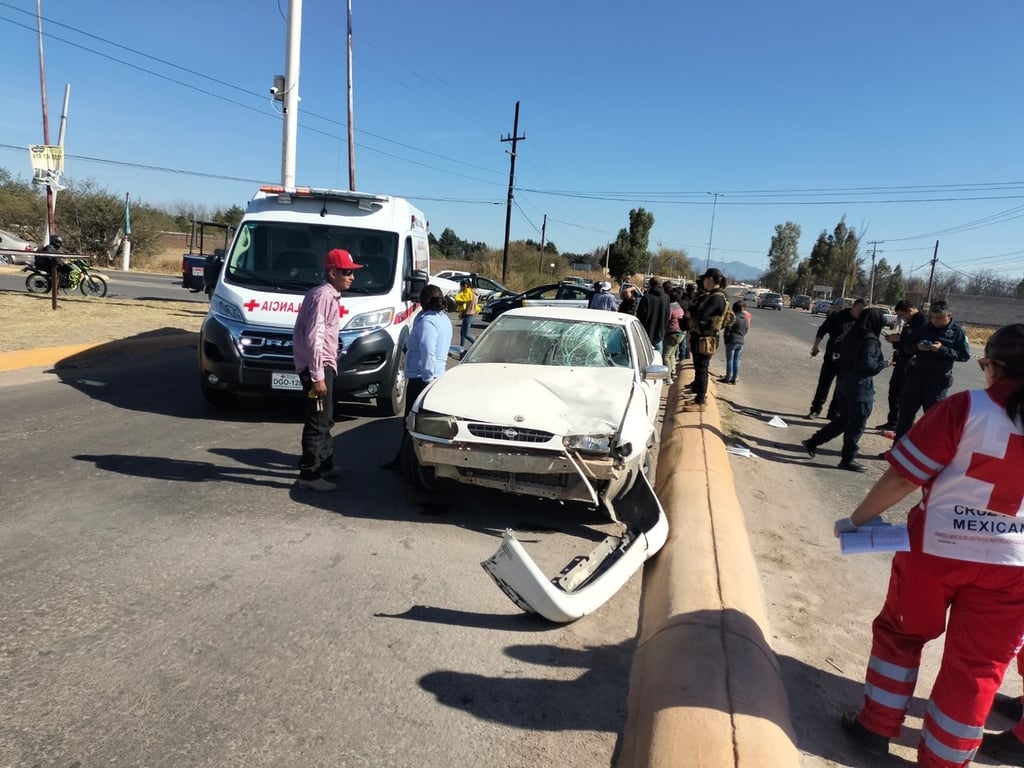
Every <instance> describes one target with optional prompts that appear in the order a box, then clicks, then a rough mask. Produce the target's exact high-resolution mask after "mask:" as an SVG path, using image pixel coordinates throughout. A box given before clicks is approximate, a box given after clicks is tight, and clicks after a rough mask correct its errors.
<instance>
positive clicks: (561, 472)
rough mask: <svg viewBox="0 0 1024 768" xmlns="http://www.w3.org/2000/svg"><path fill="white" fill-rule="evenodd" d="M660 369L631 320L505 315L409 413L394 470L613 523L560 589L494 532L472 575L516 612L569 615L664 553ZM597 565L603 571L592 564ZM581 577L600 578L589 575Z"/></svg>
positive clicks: (428, 482) (555, 313)
mask: <svg viewBox="0 0 1024 768" xmlns="http://www.w3.org/2000/svg"><path fill="white" fill-rule="evenodd" d="M661 362H662V361H661V358H660V356H659V354H658V353H657V352H656V351H655V350H654V349H653V348H652V347H651V342H650V339H649V338H648V336H647V333H646V332H645V331H644V329H643V326H641V324H640V322H639V321H638V320H637V319H636V317H634V316H632V315H625V314H619V313H617V312H606V311H601V310H591V309H579V308H565V307H550V306H544V307H525V308H521V309H513V310H510V311H508V312H506V313H504V314H502V315H500V316H499V317H498V318H496V319H495V320H494V322H493V323H491V325H490V326H489V327H488V328H487V329H486V330H485V331H484V332H483V333H482V334H481V335H480V337H479V338H478V339H477V341H476V343H475V344H473V346H472V347H471V348H470V349H469V351H468V352H467V353H466V355H465V356H464V358H463V359H462V361H461V362H460V363H459V364H458V365H456V366H455V367H453V368H451V369H450V370H448V371H447V372H446V373H445V374H444V375H443V376H441V377H440V378H439V379H437V380H436V381H435V382H434V383H433V384H431V385H430V386H429V387H427V389H426V390H425V391H424V392H423V394H422V395H421V396H420V397H419V398H418V400H417V402H416V403H415V404H414V405H413V407H412V412H411V414H410V415H409V418H408V420H407V423H406V425H407V428H408V430H409V433H410V437H411V440H410V441H409V442H410V444H411V451H409V450H407V451H406V454H407V455H406V456H405V457H404V460H403V463H404V465H405V466H404V469H405V471H406V474H407V475H408V476H409V477H410V478H411V479H414V480H416V481H418V482H419V483H420V484H422V485H424V486H425V487H428V488H431V487H434V486H435V484H436V482H437V480H438V479H439V478H444V479H448V480H454V481H456V482H459V483H466V484H469V485H479V486H484V487H487V488H496V489H499V490H502V491H506V492H508V493H517V494H524V495H528V496H537V497H542V498H550V499H558V500H561V501H567V502H581V503H584V504H588V505H592V506H595V507H599V508H600V509H601V510H603V511H604V513H605V514H607V516H608V517H609V518H610V519H611V520H613V521H615V522H618V523H620V524H621V525H622V526H623V527H624V529H625V532H624V534H623V536H622V537H621V539H616V541H617V544H615V545H614V546H610V547H609V548H608V551H606V552H604V553H603V555H602V556H600V557H598V556H595V553H591V555H592V556H591V557H589V558H587V563H586V564H585V565H584V566H583V567H582V569H581V568H576V569H574V575H573V577H572V578H571V579H569V580H568V581H567V582H566V583H565V584H552V583H551V580H550V579H547V578H546V577H544V576H543V574H541V573H540V571H539V570H538V569H537V568H536V566H535V565H534V564H533V563H532V561H530V559H529V556H528V555H526V553H525V550H523V549H522V547H521V546H519V545H518V542H517V541H515V537H514V535H513V534H511V532H508V533H507V534H506V539H505V542H504V543H503V545H502V547H501V549H499V551H498V553H497V554H496V555H495V556H494V557H493V558H491V560H488V561H487V562H486V563H484V568H485V569H486V570H487V571H488V573H490V574H491V576H492V577H494V579H495V580H496V581H497V582H498V583H499V585H500V586H501V587H502V589H503V590H504V591H505V593H506V594H508V595H509V596H510V597H511V598H512V599H513V600H514V601H515V602H516V603H517V604H518V605H520V606H521V607H523V608H525V609H526V610H531V611H536V612H538V613H541V614H542V615H544V616H547V617H548V618H551V619H552V620H555V621H571V620H573V619H575V618H579V616H581V615H583V614H584V613H587V612H590V611H591V610H593V608H594V607H596V606H597V605H600V604H601V603H603V602H604V600H606V599H607V598H608V597H610V596H611V595H612V594H614V592H615V591H616V590H617V589H618V587H619V586H621V584H622V583H624V581H620V580H619V579H621V578H623V576H624V578H626V579H628V577H629V575H630V574H632V572H633V571H635V570H636V568H637V567H639V564H641V563H642V562H643V561H644V560H646V559H647V557H649V556H650V555H651V554H653V553H654V552H656V551H657V549H658V548H660V547H661V544H662V543H664V538H665V536H666V535H667V522H666V521H665V517H664V513H663V511H662V509H661V505H660V504H659V502H658V499H657V497H656V496H655V495H654V492H653V490H652V489H651V483H652V482H653V464H654V454H653V449H654V448H655V445H656V443H657V441H658V426H657V420H658V409H659V405H660V401H661V393H662V387H663V385H664V381H665V379H666V378H667V377H668V369H667V368H665V366H664V365H662V364H661ZM410 454H411V455H410ZM613 538H616V537H613ZM638 547H639V548H638ZM641 555H642V557H641ZM607 557H612V558H613V561H614V563H615V564H614V565H612V566H609V564H608V563H604V565H603V566H602V562H603V561H604V560H605V559H606V558H607ZM630 568H632V570H629V569H630ZM627 570H628V573H625V571H627ZM595 572H600V574H601V575H600V578H590V577H591V576H593V575H594V573H595ZM538 579H539V580H538ZM598 582H600V584H598ZM609 590H611V591H610V592H609ZM595 600H596V601H597V602H595Z"/></svg>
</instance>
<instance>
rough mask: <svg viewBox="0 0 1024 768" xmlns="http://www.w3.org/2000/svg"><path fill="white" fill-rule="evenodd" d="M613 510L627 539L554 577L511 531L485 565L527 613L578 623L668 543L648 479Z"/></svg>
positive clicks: (613, 539) (612, 539) (610, 542)
mask: <svg viewBox="0 0 1024 768" xmlns="http://www.w3.org/2000/svg"><path fill="white" fill-rule="evenodd" d="M615 507H616V511H617V515H618V516H619V517H620V518H621V519H622V520H623V524H624V525H625V527H626V530H625V532H624V533H623V535H622V536H609V537H607V538H606V539H605V540H604V541H602V542H601V543H599V544H598V545H597V547H595V548H594V549H593V550H592V551H591V552H590V553H588V554H587V555H582V556H579V557H575V558H573V559H572V560H571V561H570V562H569V563H568V565H566V566H565V567H564V568H563V569H562V570H561V572H559V574H558V575H557V576H555V577H553V578H548V577H547V576H545V575H544V572H543V571H541V570H540V568H539V567H538V566H537V564H536V563H535V562H534V561H533V559H532V558H531V557H530V555H529V554H528V553H527V551H526V549H525V548H524V547H523V545H522V544H521V543H520V542H519V540H518V539H517V538H516V537H515V534H514V533H513V532H512V531H511V530H506V531H505V535H504V537H503V538H502V541H501V546H500V547H498V551H497V552H495V553H494V554H493V555H492V556H491V557H490V558H488V559H487V560H485V561H484V562H482V563H481V565H482V566H483V569H484V570H485V571H487V574H488V575H489V576H490V577H491V578H492V579H494V583H495V584H497V585H498V587H500V588H501V591H502V592H504V593H505V595H506V596H507V597H508V598H509V599H510V600H511V601H512V602H513V603H515V604H516V605H518V606H519V607H520V608H522V609H523V610H524V611H526V612H528V613H537V614H540V615H541V616H543V617H544V618H546V619H548V620H549V621H555V622H560V623H565V622H570V621H575V620H576V619H579V618H581V617H582V616H585V615H587V614H588V613H593V612H594V611H595V610H597V609H598V608H599V607H601V606H602V605H603V604H604V603H605V602H607V601H608V600H609V599H610V598H611V597H612V596H613V595H614V594H615V593H616V592H618V591H619V589H621V588H622V585H623V584H625V583H626V582H627V581H629V579H630V577H632V575H633V574H634V573H635V572H636V571H637V570H638V569H639V568H640V567H641V566H642V565H643V564H644V562H646V561H647V559H648V558H650V557H651V556H653V555H654V554H655V553H656V552H657V551H658V550H659V549H661V548H662V546H664V544H665V541H666V540H667V538H668V518H667V517H666V516H665V512H664V510H663V509H662V508H661V503H660V502H659V501H658V497H657V496H656V495H655V494H654V490H653V489H652V488H651V485H650V483H649V482H648V481H647V478H646V477H645V476H644V475H640V476H639V477H638V478H637V479H636V482H635V483H634V484H633V487H632V488H630V490H629V491H628V492H626V493H625V494H623V496H622V497H621V498H619V499H616V502H615Z"/></svg>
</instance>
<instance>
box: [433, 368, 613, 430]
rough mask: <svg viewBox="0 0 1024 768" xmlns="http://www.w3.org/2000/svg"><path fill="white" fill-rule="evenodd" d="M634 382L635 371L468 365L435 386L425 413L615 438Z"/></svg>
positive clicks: (443, 378)
mask: <svg viewBox="0 0 1024 768" xmlns="http://www.w3.org/2000/svg"><path fill="white" fill-rule="evenodd" d="M632 381H633V370H632V369H631V368H562V367H557V366H549V365H510V364H504V363H466V364H463V365H458V366H456V367H454V368H452V369H451V370H449V371H447V372H446V373H445V374H444V375H443V376H442V377H441V378H440V379H438V380H437V381H436V382H434V384H433V385H431V387H430V389H428V390H427V392H426V394H425V395H424V398H423V401H422V404H421V406H420V409H421V410H424V411H433V412H434V413H443V414H447V415H449V416H455V417H457V418H460V419H467V420H470V421H481V422H486V423H489V424H507V425H510V426H516V427H524V428H528V429H538V430H542V431H544V432H551V433H553V434H559V435H576V434H598V433H601V434H610V433H614V432H615V431H616V430H617V429H618V428H619V423H620V422H621V421H622V416H623V413H624V412H625V410H626V405H627V403H628V402H629V394H630V390H631V385H632Z"/></svg>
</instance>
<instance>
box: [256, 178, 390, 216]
mask: <svg viewBox="0 0 1024 768" xmlns="http://www.w3.org/2000/svg"><path fill="white" fill-rule="evenodd" d="M259 191H260V192H261V193H263V194H264V195H266V196H268V197H269V196H271V195H276V196H277V198H278V202H279V203H281V204H282V205H289V204H291V202H292V198H295V197H310V198H316V199H319V200H338V201H342V202H349V203H357V204H358V205H359V207H360V208H363V210H368V209H369V208H370V206H373V205H383V204H384V203H386V202H387V201H388V200H389V199H390V198H389V197H388V196H387V195H373V194H370V193H368V192H350V191H346V190H341V189H327V188H326V187H286V186H283V185H281V184H264V185H262V186H261V187H260V188H259Z"/></svg>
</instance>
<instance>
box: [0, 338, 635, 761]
mask: <svg viewBox="0 0 1024 768" xmlns="http://www.w3.org/2000/svg"><path fill="white" fill-rule="evenodd" d="M194 360H195V349H194V348H193V347H185V348H179V349H170V350H165V351H163V352H161V354H159V355H150V356H137V355H134V354H132V353H131V352H130V351H121V352H115V353H112V354H110V355H107V356H105V357H103V358H101V361H100V362H98V363H95V364H90V363H88V362H82V363H80V364H79V367H73V368H64V367H58V368H57V369H49V372H46V371H44V370H43V369H40V368H35V369H25V370H20V371H11V372H8V373H3V374H0V397H2V398H3V403H4V405H3V407H4V413H5V418H4V420H3V425H2V427H0V441H2V444H3V445H4V446H5V451H4V453H5V467H4V473H3V476H2V478H0V497H2V498H3V499H4V503H3V506H2V509H0V526H2V530H3V532H4V534H3V536H2V537H0V585H2V588H0V626H3V633H2V636H0V765H3V766H7V765H12V766H35V765H62V766H67V765H73V764H76V763H77V764H80V765H110V766H121V765H140V766H141V765H146V766H181V765H189V766H230V765H239V766H243V765H244V766H263V765H265V766H310V765H338V766H348V765H351V766H357V765H358V766H366V765H374V766H378V765H379V766H437V767H438V768H440V767H441V766H444V767H445V768H448V766H451V765H470V764H474V765H507V766H536V765H547V764H559V765H564V766H589V765H593V764H595V763H596V764H602V763H603V764H607V763H609V762H610V761H611V760H612V756H613V754H614V751H615V748H616V744H617V742H618V739H619V734H620V732H621V729H622V726H623V722H624V718H625V702H626V689H627V682H628V671H629V664H630V661H631V657H632V649H633V643H634V635H635V631H636V621H637V605H638V597H639V581H640V580H639V578H638V577H637V578H634V579H633V580H632V581H631V582H630V583H629V584H628V585H627V586H626V587H625V588H624V589H623V590H622V591H621V592H620V593H619V594H618V595H616V596H615V598H613V600H612V601H611V602H609V603H608V604H607V605H605V606H604V607H603V608H602V609H601V610H600V611H598V612H597V613H596V614H594V615H593V616H589V617H586V618H584V619H583V620H581V621H579V622H576V623H575V624H572V625H570V626H552V625H550V624H548V623H546V622H543V621H542V620H539V619H537V618H536V617H532V616H528V615H526V614H523V613H521V612H520V611H519V610H518V609H517V608H516V607H515V606H514V605H513V604H512V603H511V602H510V601H509V600H508V599H507V598H506V597H505V596H504V595H503V594H502V593H501V592H500V591H499V590H498V589H497V587H495V586H494V585H493V584H492V583H491V582H490V580H489V579H488V578H487V576H486V574H485V573H484V572H483V570H482V569H481V568H480V566H479V563H480V561H482V560H484V559H485V558H487V557H489V556H490V555H491V554H492V553H493V552H494V551H495V549H496V548H497V546H498V543H499V541H500V535H501V532H502V530H503V529H504V528H505V527H513V528H515V529H516V531H517V532H518V534H519V536H520V538H521V539H522V540H523V541H524V543H525V544H526V546H527V548H528V549H529V550H530V552H531V554H533V555H534V557H535V558H536V559H537V560H538V562H539V563H540V564H541V566H542V567H543V568H544V569H545V571H546V572H549V573H551V574H554V573H557V571H558V570H559V569H560V568H561V567H562V566H564V565H565V564H566V563H567V562H569V560H570V559H572V558H573V557H574V556H576V555H578V554H583V553H586V552H587V551H589V550H590V549H591V548H592V547H593V546H594V544H595V542H596V541H597V540H599V539H600V538H603V536H604V535H605V533H606V532H607V528H606V527H605V526H603V525H602V522H601V520H600V519H599V518H595V516H594V515H593V514H592V513H589V512H586V511H585V510H581V509H574V508H566V507H562V506H560V505H557V504H553V503H544V502H540V501H532V500H529V499H522V498H515V497H506V496H503V495H501V494H498V493H490V492H486V491H482V490H477V489H472V488H461V487H459V488H453V489H451V490H449V491H448V492H446V493H444V494H441V495H433V494H426V493H423V492H420V491H417V490H414V489H412V488H410V487H409V486H407V485H406V484H405V483H404V482H402V481H401V480H400V479H399V478H398V477H397V476H396V475H395V474H393V473H392V472H389V471H387V470H384V469H382V468H381V466H380V465H382V464H384V463H385V462H386V461H388V460H389V459H390V458H391V456H392V455H393V452H394V451H395V449H396V447H397V444H398V439H399V434H400V422H399V420H398V419H377V418H373V417H370V416H368V414H367V409H366V408H365V407H363V406H358V405H352V406H348V407H346V408H345V409H344V410H343V412H342V413H341V414H340V415H339V417H338V419H337V420H338V426H337V428H336V435H337V438H336V446H337V448H336V460H337V461H338V463H339V465H340V466H342V467H343V468H345V470H346V473H347V474H346V477H345V479H343V481H342V489H341V490H340V491H339V492H337V493H334V494H320V495H318V494H311V493H309V492H302V491H298V490H297V489H295V487H294V485H293V483H294V479H295V476H296V469H295V463H296V460H297V453H298V450H297V449H298V437H299V431H300V430H299V420H300V415H299V412H298V411H297V408H296V403H295V402H294V401H288V400H281V401H266V402H262V403H259V402H254V403H243V404H242V405H241V406H240V407H239V408H237V409H235V410H232V411H228V412H216V411H213V410H210V409H209V408H208V407H207V406H205V405H204V404H203V403H202V401H201V398H200V396H199V392H198V387H197V382H196V376H197V372H196V368H195V362H194Z"/></svg>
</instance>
